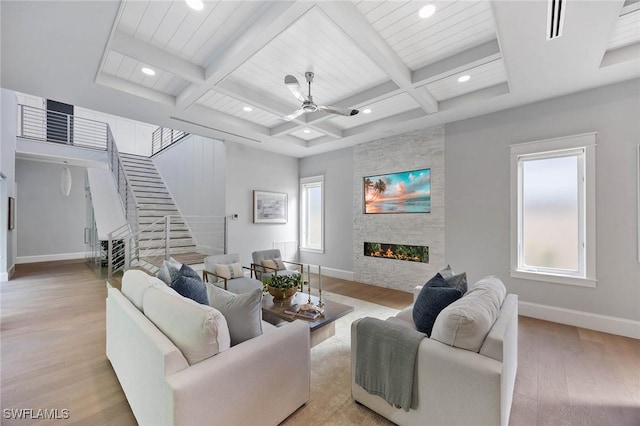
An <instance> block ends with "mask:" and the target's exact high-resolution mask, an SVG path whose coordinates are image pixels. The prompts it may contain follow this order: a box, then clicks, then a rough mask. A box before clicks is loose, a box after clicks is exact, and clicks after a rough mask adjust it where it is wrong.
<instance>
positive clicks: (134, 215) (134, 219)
mask: <svg viewBox="0 0 640 426" xmlns="http://www.w3.org/2000/svg"><path fill="white" fill-rule="evenodd" d="M106 148H107V155H108V157H109V168H110V169H111V173H112V174H113V179H114V181H115V183H116V188H117V190H118V194H120V200H122V206H123V207H124V212H125V216H126V218H127V222H129V226H130V227H131V231H132V232H136V231H137V229H138V203H137V201H136V197H135V194H134V193H133V188H132V187H131V183H130V182H129V178H128V177H127V174H126V173H125V171H124V167H123V166H122V160H121V158H120V153H119V152H118V147H117V146H116V142H115V139H114V138H113V134H112V133H111V128H110V127H109V125H108V124H107V146H106Z"/></svg>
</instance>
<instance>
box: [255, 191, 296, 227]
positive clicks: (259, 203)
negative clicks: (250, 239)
mask: <svg viewBox="0 0 640 426" xmlns="http://www.w3.org/2000/svg"><path fill="white" fill-rule="evenodd" d="M288 209H289V206H288V202H287V194H286V193H284V192H268V191H253V223H287V211H288Z"/></svg>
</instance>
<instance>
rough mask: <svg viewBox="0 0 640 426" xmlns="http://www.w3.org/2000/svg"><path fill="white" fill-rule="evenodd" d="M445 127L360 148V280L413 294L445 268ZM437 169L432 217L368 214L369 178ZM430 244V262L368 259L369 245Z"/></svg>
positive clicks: (356, 245)
mask: <svg viewBox="0 0 640 426" xmlns="http://www.w3.org/2000/svg"><path fill="white" fill-rule="evenodd" d="M444 167H445V164H444V127H443V126H436V127H431V128H429V129H425V130H419V131H415V132H410V133H405V134H402V135H397V136H392V137H388V138H384V139H379V140H376V141H373V142H368V143H365V144H361V145H357V146H355V147H354V159H353V198H352V200H353V201H352V205H353V215H354V221H353V275H354V280H355V281H359V282H364V283H368V284H375V285H379V286H382V287H389V288H395V289H398V290H403V291H407V292H411V291H413V288H414V287H415V286H416V285H419V284H424V283H425V282H426V281H427V280H429V278H431V276H433V275H434V274H435V273H436V272H437V271H439V270H440V269H442V268H443V267H444V266H445V257H444V253H445V244H444V243H445V237H444V230H445V228H444V218H445V211H444V201H445V200H444V182H445V174H444ZM422 168H431V213H405V214H364V213H363V205H362V204H363V195H362V193H363V181H362V179H363V177H364V176H371V175H378V174H384V173H393V172H402V171H407V170H417V169H422ZM365 241H367V242H377V243H393V244H410V245H426V246H429V263H428V264H427V263H418V262H407V261H402V260H395V259H381V258H375V257H366V256H364V254H363V245H364V242H365Z"/></svg>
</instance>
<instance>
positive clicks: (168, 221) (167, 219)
mask: <svg viewBox="0 0 640 426" xmlns="http://www.w3.org/2000/svg"><path fill="white" fill-rule="evenodd" d="M170 232H171V216H169V215H167V216H165V217H164V258H165V259H166V260H169V245H170V242H171V241H170V240H171V234H170Z"/></svg>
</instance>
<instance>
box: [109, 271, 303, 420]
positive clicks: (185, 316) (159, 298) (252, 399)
mask: <svg viewBox="0 0 640 426" xmlns="http://www.w3.org/2000/svg"><path fill="white" fill-rule="evenodd" d="M163 285H164V284H161V283H160V282H159V280H157V279H156V278H154V277H150V276H148V275H147V274H145V273H144V272H141V271H127V272H126V273H125V275H124V277H123V284H122V287H123V291H122V292H121V291H120V290H118V289H116V288H113V287H111V286H110V285H108V287H109V288H108V296H107V302H106V303H107V318H106V323H107V357H108V359H109V361H110V362H111V364H112V366H113V369H114V371H115V373H116V375H117V377H118V380H119V381H120V384H121V385H122V388H123V390H124V392H125V395H126V397H127V400H128V402H129V405H130V406H131V409H132V410H133V413H134V415H135V417H136V420H137V421H138V423H139V424H140V425H149V426H161V425H189V426H196V425H251V424H261V425H276V424H278V423H280V422H282V421H283V420H284V419H285V418H287V417H288V416H289V415H290V414H291V413H293V412H294V411H295V410H297V409H298V408H299V407H301V406H302V405H304V404H305V403H306V402H307V401H308V400H309V396H310V355H309V354H310V353H309V327H308V325H307V324H306V323H304V322H302V321H294V322H292V323H288V324H285V325H284V326H282V327H274V326H272V325H270V324H268V323H264V322H263V323H262V329H263V334H262V335H259V336H257V337H253V338H251V339H249V340H246V341H244V342H242V343H239V344H237V345H235V346H232V347H229V335H228V331H226V332H225V331H224V330H223V329H224V327H223V326H222V325H223V324H226V322H225V320H224V317H223V316H222V315H221V314H220V312H218V311H216V310H213V311H212V309H213V308H210V307H208V306H204V305H199V304H197V303H195V302H193V301H191V300H189V299H186V298H183V297H182V296H180V295H177V294H174V295H171V296H170V297H169V296H168V295H169V294H170V293H171V291H172V290H171V291H168V290H167V289H168V287H167V288H166V289H162V288H161V287H162V286H163ZM169 290H170V289H169ZM125 294H126V296H125ZM173 299H175V300H173ZM154 305H156V306H154ZM167 306H171V307H172V308H171V309H170V310H168V309H167ZM174 310H175V311H174ZM145 311H147V312H148V313H149V315H151V312H152V311H155V313H154V314H153V315H154V318H155V319H156V322H157V323H158V324H160V327H161V328H164V327H173V331H174V332H175V330H177V331H178V333H177V334H174V340H176V341H177V342H178V344H179V345H183V344H185V342H184V341H183V337H184V338H185V339H188V340H190V341H189V342H187V343H188V344H189V345H191V347H190V351H189V352H187V350H184V348H183V351H181V350H180V349H179V348H178V346H176V344H174V343H173V342H172V340H171V339H169V338H168V337H167V335H165V333H163V332H162V331H160V329H159V328H158V326H156V325H155V324H154V322H152V321H151V320H150V319H149V318H147V316H145V313H144V312H145ZM176 311H179V312H176ZM194 313H195V314H194ZM203 315H204V316H203ZM212 321H215V323H214V322H212ZM194 324H195V325H194ZM212 328H214V329H215V330H213V331H215V333H214V334H213V338H211V332H212ZM225 333H226V334H225ZM175 336H177V338H176V337H175ZM210 351H213V352H218V353H216V354H215V355H213V356H209V355H210ZM183 352H184V353H183ZM194 356H196V357H197V358H194ZM200 358H204V359H202V360H199V359H200ZM188 359H189V360H191V362H189V361H188ZM194 360H196V361H195V362H194Z"/></svg>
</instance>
